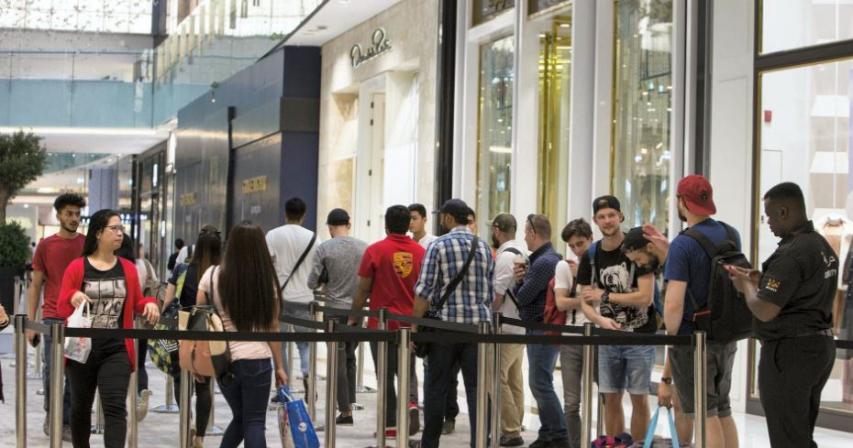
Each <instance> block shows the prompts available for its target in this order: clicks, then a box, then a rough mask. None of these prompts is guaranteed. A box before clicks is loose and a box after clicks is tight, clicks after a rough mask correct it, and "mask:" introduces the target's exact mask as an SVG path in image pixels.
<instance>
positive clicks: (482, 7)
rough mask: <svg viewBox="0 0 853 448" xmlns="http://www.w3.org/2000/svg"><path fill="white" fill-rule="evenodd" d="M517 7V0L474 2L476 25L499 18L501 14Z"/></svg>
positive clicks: (473, 20)
mask: <svg viewBox="0 0 853 448" xmlns="http://www.w3.org/2000/svg"><path fill="white" fill-rule="evenodd" d="M514 6H515V0H474V5H473V18H472V22H473V24H474V25H479V24H481V23H483V22H487V21H489V20H491V19H494V18H495V17H497V16H498V15H499V14H500V13H502V12H504V11H506V10H508V9H510V8H512V7H514Z"/></svg>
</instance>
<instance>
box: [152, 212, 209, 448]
mask: <svg viewBox="0 0 853 448" xmlns="http://www.w3.org/2000/svg"><path fill="white" fill-rule="evenodd" d="M194 247H195V250H194V251H193V253H192V255H191V256H190V259H189V262H188V263H181V264H179V265H177V266H175V269H174V270H173V271H172V278H170V279H169V284H168V286H166V298H165V300H164V301H163V310H164V311H165V310H167V309H168V308H169V307H170V306H171V305H172V302H174V300H175V299H176V298H177V299H178V302H179V306H180V307H181V308H190V307H193V306H195V304H196V295H197V293H198V284H199V277H201V274H203V273H204V272H205V271H207V269H208V268H210V267H211V266H217V265H219V261H220V258H221V253H222V239H221V237H220V236H219V231H218V230H217V229H216V228H215V227H213V226H204V228H203V229H202V231H201V232H200V233H199V234H198V238H196V242H195V245H194ZM179 285H180V291H179V290H178V286H179ZM170 312H171V311H170ZM172 378H173V380H174V381H173V384H174V385H175V396H176V397H177V396H179V392H180V390H181V375H180V372H178V373H177V374H175V375H173V376H172ZM194 384H195V387H194V390H195V395H196V400H195V434H194V436H193V440H192V446H193V448H200V447H202V446H204V445H203V444H204V433H205V430H206V429H207V423H208V420H210V408H211V406H212V403H213V395H212V394H211V382H210V378H208V377H203V376H197V377H195V382H194Z"/></svg>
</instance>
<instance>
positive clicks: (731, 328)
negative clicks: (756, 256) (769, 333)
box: [684, 222, 752, 343]
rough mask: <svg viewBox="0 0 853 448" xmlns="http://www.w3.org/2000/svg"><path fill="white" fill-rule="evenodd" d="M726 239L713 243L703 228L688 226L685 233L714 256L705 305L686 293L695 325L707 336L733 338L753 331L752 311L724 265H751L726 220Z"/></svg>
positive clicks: (728, 339) (721, 339)
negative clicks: (691, 307) (689, 227)
mask: <svg viewBox="0 0 853 448" xmlns="http://www.w3.org/2000/svg"><path fill="white" fill-rule="evenodd" d="M720 224H721V225H722V226H723V227H724V228H725V229H726V240H725V241H722V242H721V243H720V244H714V243H713V242H711V240H710V239H708V237H707V236H705V235H704V234H703V233H702V232H700V231H698V230H696V229H687V230H685V231H684V235H686V236H688V237H690V238H693V239H694V240H696V242H698V243H699V245H700V246H701V247H702V249H703V250H704V251H705V253H706V254H708V256H709V257H710V258H711V276H710V284H709V285H708V297H707V300H706V301H705V303H704V304H703V306H699V303H697V301H696V297H693V294H691V293H690V288H689V286H688V289H687V297H688V298H689V300H690V303H691V304H692V305H693V310H694V312H693V324H694V329H696V330H699V331H704V332H706V333H707V336H708V340H709V341H714V342H722V343H725V342H731V341H737V340H739V339H745V338H747V337H749V336H750V335H751V333H752V312H750V310H749V308H748V307H747V306H746V300H745V299H744V297H743V294H741V293H740V292H738V290H737V289H735V286H734V283H732V279H731V277H730V276H729V273H728V272H726V270H725V269H724V268H723V266H724V265H727V264H730V265H734V266H739V267H742V268H748V269H751V268H752V265H751V264H750V263H749V260H747V258H746V256H745V255H744V254H743V252H741V251H740V249H738V247H737V242H736V241H737V234H736V232H735V230H734V229H733V228H732V227H731V226H729V225H728V224H726V223H724V222H720Z"/></svg>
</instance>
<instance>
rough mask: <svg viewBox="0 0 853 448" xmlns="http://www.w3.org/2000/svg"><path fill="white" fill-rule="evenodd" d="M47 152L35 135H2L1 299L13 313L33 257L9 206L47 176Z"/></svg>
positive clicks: (26, 239) (0, 183) (0, 137)
mask: <svg viewBox="0 0 853 448" xmlns="http://www.w3.org/2000/svg"><path fill="white" fill-rule="evenodd" d="M46 164H47V151H46V150H45V148H44V147H43V146H42V145H41V138H40V137H37V136H35V135H33V134H32V133H24V132H23V131H19V132H16V133H14V134H11V135H6V134H4V135H0V300H2V303H3V306H4V307H6V309H7V310H8V311H9V312H11V310H12V309H13V304H12V300H13V298H14V295H15V277H16V276H18V275H20V273H21V272H22V271H23V268H24V264H25V263H26V262H27V259H28V258H29V256H30V251H29V244H30V239H29V237H27V235H26V233H25V232H24V229H23V228H22V227H21V226H20V225H18V223H14V222H13V223H7V222H6V206H8V205H9V201H10V200H11V199H12V198H13V197H15V195H16V194H17V193H18V192H19V191H20V190H21V189H22V188H24V187H25V186H26V185H27V184H28V183H30V182H32V181H34V180H36V179H37V178H38V177H39V176H41V175H42V173H44V169H45V166H46Z"/></svg>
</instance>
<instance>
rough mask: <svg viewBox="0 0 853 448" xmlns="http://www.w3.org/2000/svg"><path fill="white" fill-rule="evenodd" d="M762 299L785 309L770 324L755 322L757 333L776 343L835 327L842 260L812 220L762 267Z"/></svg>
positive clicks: (760, 288) (783, 241)
mask: <svg viewBox="0 0 853 448" xmlns="http://www.w3.org/2000/svg"><path fill="white" fill-rule="evenodd" d="M762 271H763V272H762V275H761V280H760V281H759V284H758V287H759V289H758V298H759V299H761V300H766V301H768V302H770V303H773V304H775V305H778V306H779V307H781V308H782V309H781V311H780V312H779V315H778V316H776V317H775V318H774V319H771V320H770V321H768V322H761V321H759V320H758V319H756V320H755V334H756V336H757V337H758V338H759V339H761V340H765V341H766V340H773V339H780V338H785V337H794V336H801V335H807V334H812V333H817V332H819V331H821V330H825V329H828V328H831V327H832V302H833V300H834V298H835V290H836V288H837V285H838V257H837V256H836V255H835V251H834V250H833V249H832V247H831V246H830V245H829V243H827V242H826V240H825V239H824V238H823V237H822V236H821V235H820V234H818V233H817V232H815V229H814V225H813V224H812V222H811V221H809V222H808V223H806V224H804V225H803V226H802V227H800V228H799V229H797V230H795V231H794V233H793V235H790V236H788V237H785V238H783V239H782V241H780V242H779V247H778V248H777V249H776V252H774V253H773V255H771V256H770V258H768V259H767V261H765V262H764V264H763V265H762Z"/></svg>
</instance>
